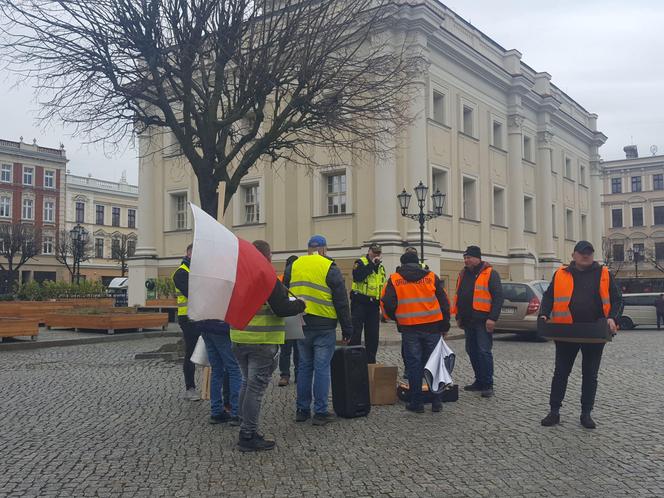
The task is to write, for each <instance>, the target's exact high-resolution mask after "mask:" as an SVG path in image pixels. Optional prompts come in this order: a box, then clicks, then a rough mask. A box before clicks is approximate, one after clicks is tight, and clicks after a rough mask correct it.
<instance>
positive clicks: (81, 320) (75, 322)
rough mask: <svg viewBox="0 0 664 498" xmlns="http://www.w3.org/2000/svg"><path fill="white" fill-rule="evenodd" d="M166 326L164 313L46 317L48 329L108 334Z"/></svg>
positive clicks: (60, 314) (56, 315) (55, 314)
mask: <svg viewBox="0 0 664 498" xmlns="http://www.w3.org/2000/svg"><path fill="white" fill-rule="evenodd" d="M166 325H168V314H166V313H126V312H125V313H90V314H75V313H53V314H50V315H47V316H46V326H47V327H48V328H52V327H60V328H68V329H74V330H76V331H78V330H79V329H84V330H105V331H106V333H108V334H113V333H115V331H116V330H126V329H137V330H138V331H139V332H141V331H142V330H143V329H151V328H152V329H154V328H160V329H162V330H164V328H166Z"/></svg>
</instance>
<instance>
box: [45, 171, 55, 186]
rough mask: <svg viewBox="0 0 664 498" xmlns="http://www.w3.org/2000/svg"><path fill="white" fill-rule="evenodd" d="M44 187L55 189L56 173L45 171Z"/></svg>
mask: <svg viewBox="0 0 664 498" xmlns="http://www.w3.org/2000/svg"><path fill="white" fill-rule="evenodd" d="M44 187H46V188H55V171H51V170H46V171H44Z"/></svg>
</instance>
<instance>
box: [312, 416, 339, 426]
mask: <svg viewBox="0 0 664 498" xmlns="http://www.w3.org/2000/svg"><path fill="white" fill-rule="evenodd" d="M336 419H337V418H336V417H335V416H334V415H330V414H329V413H316V414H314V418H313V420H312V421H311V423H312V424H313V425H327V424H329V423H330V422H334V421H335V420H336Z"/></svg>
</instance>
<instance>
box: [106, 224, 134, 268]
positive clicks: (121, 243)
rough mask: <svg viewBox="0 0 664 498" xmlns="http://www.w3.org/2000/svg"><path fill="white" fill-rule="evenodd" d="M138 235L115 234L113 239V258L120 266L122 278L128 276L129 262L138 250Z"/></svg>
mask: <svg viewBox="0 0 664 498" xmlns="http://www.w3.org/2000/svg"><path fill="white" fill-rule="evenodd" d="M136 240H137V239H136V235H135V234H133V233H130V234H126V233H115V234H113V235H112V239H111V258H112V259H114V260H116V261H117V262H118V264H119V265H120V270H121V271H122V276H123V277H124V276H125V275H126V274H127V269H128V268H127V261H128V260H129V258H131V257H132V256H133V255H134V251H135V250H136Z"/></svg>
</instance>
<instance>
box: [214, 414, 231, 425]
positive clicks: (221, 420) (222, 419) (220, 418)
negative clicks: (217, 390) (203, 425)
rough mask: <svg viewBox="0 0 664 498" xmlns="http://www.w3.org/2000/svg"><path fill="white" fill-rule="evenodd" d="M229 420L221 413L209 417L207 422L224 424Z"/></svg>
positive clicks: (228, 416)
mask: <svg viewBox="0 0 664 498" xmlns="http://www.w3.org/2000/svg"><path fill="white" fill-rule="evenodd" d="M230 419H231V416H230V415H229V414H228V413H226V412H221V413H220V414H219V415H211V416H210V420H209V422H210V423H211V424H225V423H226V422H228V421H229V420H230Z"/></svg>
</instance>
